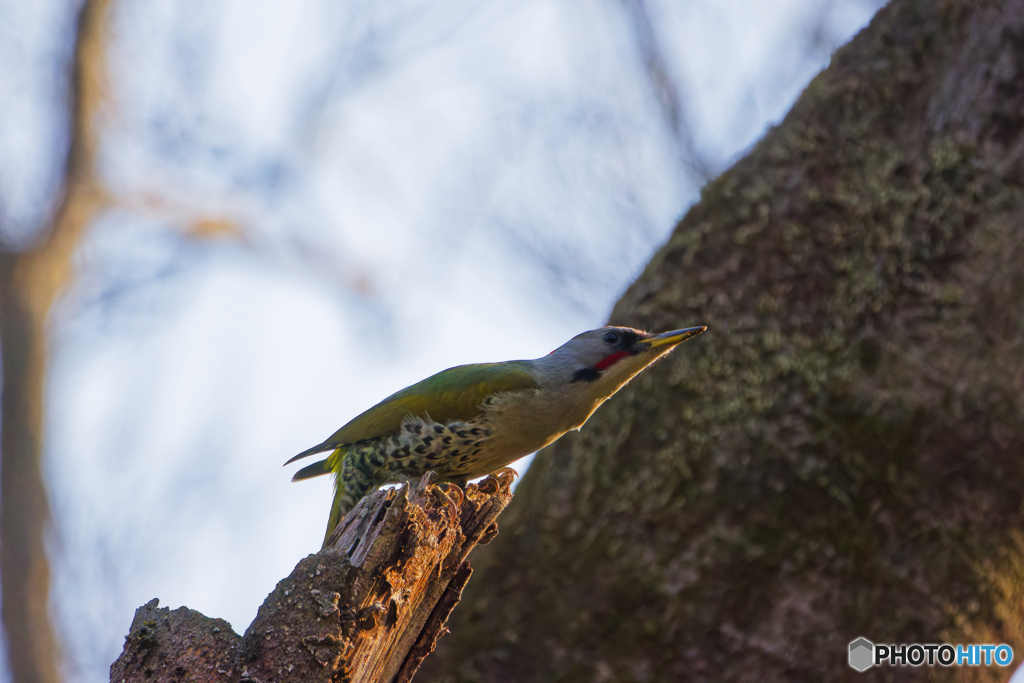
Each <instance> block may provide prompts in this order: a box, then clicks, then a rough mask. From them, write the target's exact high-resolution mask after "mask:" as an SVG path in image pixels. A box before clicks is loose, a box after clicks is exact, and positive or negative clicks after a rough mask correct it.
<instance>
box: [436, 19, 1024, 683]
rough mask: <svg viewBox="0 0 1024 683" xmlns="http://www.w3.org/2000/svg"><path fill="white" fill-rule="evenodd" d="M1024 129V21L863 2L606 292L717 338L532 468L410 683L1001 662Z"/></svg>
mask: <svg viewBox="0 0 1024 683" xmlns="http://www.w3.org/2000/svg"><path fill="white" fill-rule="evenodd" d="M1022 132H1024V2H1022V1H1021V0H1014V1H1007V2H995V1H992V2H978V1H976V0H975V1H969V0H948V1H944V2H937V1H936V0H895V1H894V2H893V3H892V4H891V5H890V6H889V7H888V8H886V9H884V10H882V11H881V12H880V13H879V15H878V16H877V17H876V18H875V19H874V20H873V21H872V23H871V25H870V26H869V27H868V28H867V29H865V30H864V31H863V32H862V33H861V34H860V35H858V36H857V37H856V38H855V39H854V40H853V41H852V43H851V44H850V45H848V46H846V47H844V48H843V49H842V50H840V51H839V52H838V53H837V54H836V55H835V57H834V59H833V60H832V64H831V66H830V67H829V68H828V70H827V71H826V72H824V73H823V74H821V75H820V76H819V77H818V78H816V79H815V80H814V81H813V82H812V83H811V84H810V86H809V87H808V88H807V90H806V91H805V92H804V94H803V95H802V96H801V98H800V100H799V101H798V102H797V104H796V105H795V106H794V108H793V110H792V111H791V112H790V113H789V115H788V116H787V117H786V118H785V120H784V121H783V122H782V123H781V124H780V125H779V126H778V127H776V128H774V129H773V130H771V131H770V132H769V133H768V134H767V135H766V136H765V137H764V139H763V140H762V141H761V142H760V143H759V144H758V145H757V146H756V147H755V148H754V149H753V150H752V151H751V152H750V154H749V155H748V156H747V157H746V158H745V159H743V160H742V161H740V162H739V163H737V164H736V166H735V167H734V168H732V169H731V170H729V171H728V172H726V173H725V174H723V175H722V176H721V177H720V178H718V179H717V180H715V181H714V182H712V183H710V184H709V185H708V186H707V187H706V188H705V190H704V192H703V196H702V199H701V202H700V203H699V204H698V205H697V206H695V207H694V208H693V209H692V210H691V211H690V212H689V213H688V214H687V215H686V216H685V217H684V218H683V219H682V220H681V221H680V223H679V225H678V226H677V228H676V230H675V232H674V234H673V235H672V237H671V238H670V240H669V242H668V243H667V244H666V245H665V246H664V248H662V249H661V250H660V252H659V253H658V254H657V255H656V256H655V257H654V259H653V261H652V262H651V264H650V265H649V267H648V268H647V270H646V272H645V273H644V274H643V275H642V276H641V277H640V279H639V280H638V281H637V282H636V283H635V284H634V285H633V286H632V287H631V288H630V289H629V290H628V291H627V293H626V294H625V296H624V297H623V298H622V300H621V301H620V302H619V304H618V305H617V307H616V308H615V310H614V312H613V314H612V321H613V322H615V323H624V324H629V325H634V326H637V327H642V328H646V329H654V330H662V329H672V328H676V327H680V326H683V325H695V324H701V323H703V324H707V325H709V326H710V331H709V332H708V334H705V335H703V336H702V337H700V338H699V339H697V340H695V341H693V342H690V343H688V344H686V345H685V346H683V347H682V348H680V349H679V350H677V351H676V352H675V353H674V354H672V356H671V357H670V358H669V360H667V361H665V362H662V363H660V364H659V365H657V366H655V367H654V368H652V369H650V370H648V371H647V372H645V373H644V374H643V375H641V376H640V377H639V378H638V380H637V381H635V382H633V383H632V384H631V385H630V386H629V387H627V388H626V389H625V390H623V391H622V392H621V393H620V394H619V395H617V396H616V397H615V398H613V399H612V400H611V401H610V402H609V403H607V404H606V405H605V407H603V408H602V409H601V410H600V411H599V412H598V414H597V415H595V416H594V418H593V419H592V420H591V421H590V423H589V424H588V425H587V426H586V427H585V428H584V430H583V432H582V433H581V434H580V435H574V436H572V437H567V438H565V439H563V440H562V441H560V442H559V443H558V444H556V445H555V446H554V447H552V448H550V449H548V450H546V451H544V452H542V453H541V454H540V455H539V456H538V457H537V459H536V460H535V461H534V464H533V466H532V468H531V469H530V470H529V472H528V473H527V475H526V477H525V478H524V481H523V482H522V485H521V486H520V488H519V490H518V492H517V493H518V495H517V498H518V502H517V503H516V504H515V505H513V506H512V509H511V510H510V511H509V514H508V515H506V517H505V520H504V522H503V528H504V531H505V533H504V534H503V535H502V538H501V539H500V541H499V542H498V543H495V544H493V545H492V546H490V547H489V548H487V549H485V550H484V551H483V552H481V553H479V554H478V555H477V556H476V560H475V562H476V564H477V579H476V580H475V581H474V582H473V584H472V585H471V586H470V587H469V588H468V589H467V591H466V595H465V600H464V602H463V605H462V606H461V607H460V609H459V611H458V612H457V613H456V614H455V616H454V617H453V620H452V625H451V629H452V631H453V635H452V636H450V637H449V638H446V639H445V640H444V641H443V642H442V645H441V647H440V648H439V650H438V652H437V653H435V655H434V656H433V657H431V659H430V660H428V663H427V665H426V666H425V667H424V671H423V672H422V673H421V679H420V680H422V681H451V680H459V681H492V682H493V681H517V682H519V683H525V682H528V681H613V680H614V681H664V680H708V681H712V680H714V681H739V680H747V681H751V680H787V681H819V680H837V679H838V680H846V679H849V680H864V679H863V676H865V674H858V673H856V672H854V671H853V670H852V669H850V668H849V667H848V666H847V664H846V656H847V644H848V643H849V642H850V641H851V640H853V639H854V638H856V637H858V636H865V637H867V638H869V639H870V640H873V641H874V642H876V643H879V642H881V643H911V642H922V643H932V642H948V643H954V644H955V643H972V642H973V643H1000V642H1002V643H1008V644H1010V645H1011V646H1013V648H1014V650H1015V652H1016V653H1017V662H1016V663H1015V666H1016V665H1019V664H1020V658H1021V654H1022V653H1024V514H1022V503H1024V498H1022V493H1024V134H1022ZM481 579H483V580H481ZM1011 671H1012V667H1011V668H1009V669H1006V668H1000V667H995V666H993V667H964V668H959V669H955V668H954V669H945V668H942V667H934V668H932V667H927V666H924V667H920V668H912V667H905V668H896V669H889V668H883V669H881V670H875V671H873V672H871V673H869V674H866V675H868V676H877V677H878V678H881V679H883V680H911V679H914V680H916V679H922V678H929V677H934V678H940V679H948V678H953V677H956V678H958V679H963V680H1006V679H1007V678H1008V677H1009V675H1010V672H1011Z"/></svg>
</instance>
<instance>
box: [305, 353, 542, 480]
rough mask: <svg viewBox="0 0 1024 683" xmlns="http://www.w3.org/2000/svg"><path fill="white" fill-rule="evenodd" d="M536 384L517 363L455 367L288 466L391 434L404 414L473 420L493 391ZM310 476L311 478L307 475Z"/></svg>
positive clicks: (364, 416)
mask: <svg viewBox="0 0 1024 683" xmlns="http://www.w3.org/2000/svg"><path fill="white" fill-rule="evenodd" d="M536 386H537V382H536V381H535V380H534V379H533V376H532V375H530V373H528V372H527V371H526V370H525V369H524V367H523V366H522V365H520V364H519V363H518V361H512V362H508V363H479V364H475V365H459V366H457V367H454V368H449V369H447V370H444V371H442V372H439V373H437V374H436V375H433V376H431V377H428V378H426V379H425V380H423V381H422V382H418V383H416V384H413V385H412V386H411V387H407V388H405V389H402V390H401V391H399V392H398V393H396V394H392V395H391V396H389V397H387V398H386V399H384V400H383V401H381V402H380V403H378V404H377V405H375V406H374V407H372V408H370V409H369V410H367V411H366V412H364V413H363V414H361V415H359V416H358V417H356V418H355V419H353V420H352V421H351V422H349V423H348V424H346V425H345V426H344V427H342V428H341V429H339V430H338V431H336V432H335V433H334V434H332V435H331V436H330V438H328V439H327V440H326V441H324V442H323V443H321V444H319V445H316V446H314V447H313V448H310V449H309V450H306V451H303V452H302V453H299V454H298V455H296V456H295V457H294V458H292V459H291V460H289V461H288V462H292V461H294V460H298V459H299V458H304V457H306V456H307V455H313V454H314V453H322V452H324V451H332V450H334V449H336V448H338V447H340V446H343V445H345V444H350V443H355V442H357V441H363V440H365V439H375V438H379V437H382V436H388V435H391V434H394V433H395V432H397V431H398V429H399V428H400V427H401V426H402V421H403V420H405V418H406V417H408V416H413V417H420V418H426V417H428V416H429V417H430V419H431V420H434V421H435V422H454V421H467V420H472V419H473V418H474V417H476V416H477V415H479V414H480V404H481V403H482V402H483V400H484V399H485V398H486V397H487V396H489V395H491V394H494V393H498V392H504V391H522V390H525V389H533V388H535V387H536ZM310 476H315V475H314V474H313V473H310Z"/></svg>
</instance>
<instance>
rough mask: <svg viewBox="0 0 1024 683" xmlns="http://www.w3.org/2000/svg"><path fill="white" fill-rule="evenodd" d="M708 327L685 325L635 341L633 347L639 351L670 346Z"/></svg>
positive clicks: (694, 335)
mask: <svg viewBox="0 0 1024 683" xmlns="http://www.w3.org/2000/svg"><path fill="white" fill-rule="evenodd" d="M707 329H708V326H707V325H701V326H700V327H687V328H686V329H685V330H672V331H671V332H662V333H661V334H656V335H654V336H653V337H648V338H647V339H644V340H643V341H639V342H637V343H636V346H635V348H636V349H638V350H639V351H649V350H651V349H656V348H658V347H660V346H668V347H672V346H675V345H676V344H681V343H683V342H684V341H686V340H687V339H690V338H692V337H696V336H697V335H698V334H700V333H701V332H704V331H705V330H707Z"/></svg>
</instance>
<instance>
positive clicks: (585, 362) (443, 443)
mask: <svg viewBox="0 0 1024 683" xmlns="http://www.w3.org/2000/svg"><path fill="white" fill-rule="evenodd" d="M706 329H707V327H706V326H700V327H689V328H686V329H683V330H673V331H672V332H664V333H661V334H652V333H649V332H644V331H642V330H635V329H632V328H629V327H602V328H600V329H597V330H590V331H589V332H584V333H582V334H579V335H576V336H575V337H573V338H572V339H570V340H569V341H567V342H566V343H565V344H563V345H562V346H560V347H558V348H557V349H555V350H554V351H552V352H551V353H549V354H548V355H546V356H544V357H542V358H537V359H535V360H512V361H507V362H504V363H477V364H473V365H459V366H456V367H454V368H449V369H447V370H443V371H442V372H439V373H437V374H436V375H433V376H431V377H428V378H427V379H425V380H423V381H422V382H419V383H417V384H413V385H412V386H410V387H407V388H405V389H402V390H401V391H399V392H398V393H395V394H392V395H391V396H389V397H387V398H386V399H384V400H383V401H381V402H380V403H378V404H377V405H375V406H374V407H372V408H370V409H369V410H367V411H366V412H364V413H362V414H361V415H359V416H358V417H356V418H355V419H353V420H352V421H351V422H349V423H348V424H346V425H345V426H344V427H342V428H341V429H339V430H338V431H336V432H334V434H332V435H331V436H330V437H328V438H327V440H326V441H323V442H322V443H320V444H317V445H316V446H313V447H312V448H310V449H307V450H305V451H302V452H301V453H299V454H298V455H296V456H295V457H293V458H291V459H290V460H288V462H287V463H285V464H286V465H287V464H290V463H292V462H294V461H296V460H298V459H300V458H305V457H306V456H309V455H313V454H314V453H324V452H330V455H329V456H327V458H325V459H324V460H321V461H319V462H316V463H313V464H312V465H309V466H307V467H304V468H303V469H301V470H299V471H298V472H296V473H295V476H293V477H292V481H300V480H303V479H310V478H312V477H318V476H320V475H323V474H328V473H333V474H334V504H333V505H332V507H331V516H330V519H329V520H328V522H327V533H326V535H325V536H324V545H326V544H327V540H328V539H329V538H330V536H331V532H332V531H334V528H335V527H336V526H337V525H338V522H339V521H340V520H341V518H342V517H343V516H344V515H345V513H347V512H348V511H349V510H351V509H352V508H353V507H354V506H355V504H356V503H357V502H359V500H360V499H361V498H362V497H363V496H365V495H366V494H368V493H371V492H372V491H374V490H376V489H377V488H378V487H380V486H381V485H382V484H387V483H390V482H399V481H405V480H409V479H412V478H414V477H419V476H422V475H423V474H424V473H426V472H427V471H429V470H433V471H434V472H435V473H437V475H438V479H439V480H440V481H448V482H453V483H455V484H458V485H459V486H461V487H463V488H465V486H466V483H467V482H468V481H469V480H470V479H473V478H475V477H481V476H484V475H486V474H490V473H492V472H495V471H496V470H499V469H501V468H503V467H505V466H506V465H508V464H509V463H511V462H514V461H516V460H518V459H519V458H522V457H523V456H525V455H529V454H530V453H533V452H535V451H539V450H540V449H541V448H544V447H545V446H547V445H548V444H550V443H551V442H553V441H555V440H556V439H558V438H559V437H560V436H562V435H563V434H565V433H566V432H569V431H573V430H577V429H579V428H580V427H582V426H583V424H584V423H585V422H586V421H587V419H588V418H590V416H591V415H592V414H593V413H594V411H595V410H597V408H598V406H600V405H601V404H602V403H604V402H605V401H607V400H608V399H609V398H611V396H612V395H613V394H614V393H615V392H616V391H618V390H619V389H621V388H622V387H623V386H625V384H626V382H628V381H629V380H631V379H632V378H633V377H635V376H636V375H637V374H638V373H639V372H640V371H641V370H643V369H644V368H646V367H647V366H648V365H650V364H651V363H653V362H654V361H656V360H657V359H658V358H661V357H662V356H664V355H665V354H667V353H668V352H669V351H671V350H672V349H674V348H675V347H676V346H677V345H679V344H680V343H682V342H684V341H686V340H687V339H690V338H692V337H695V336H697V335H698V334H700V333H702V332H704V331H705V330H706Z"/></svg>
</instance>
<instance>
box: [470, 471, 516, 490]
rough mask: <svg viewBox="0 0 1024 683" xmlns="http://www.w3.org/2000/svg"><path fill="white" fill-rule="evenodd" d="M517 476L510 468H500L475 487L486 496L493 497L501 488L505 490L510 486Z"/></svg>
mask: <svg viewBox="0 0 1024 683" xmlns="http://www.w3.org/2000/svg"><path fill="white" fill-rule="evenodd" d="M518 476H519V473H518V472H516V471H515V470H514V469H512V468H511V467H502V468H501V469H500V470H496V471H494V472H491V473H490V474H488V475H487V477H485V478H484V479H482V480H480V482H479V483H478V484H477V486H479V487H480V490H481V491H483V492H484V493H486V494H489V495H494V494H495V493H497V492H498V491H500V490H502V489H503V488H507V487H509V486H511V485H512V482H513V481H515V478H516V477H518Z"/></svg>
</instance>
